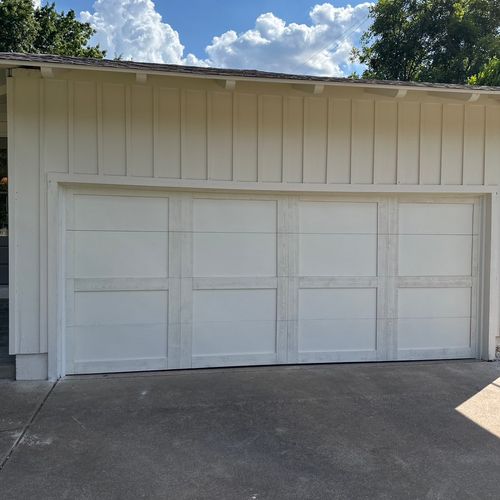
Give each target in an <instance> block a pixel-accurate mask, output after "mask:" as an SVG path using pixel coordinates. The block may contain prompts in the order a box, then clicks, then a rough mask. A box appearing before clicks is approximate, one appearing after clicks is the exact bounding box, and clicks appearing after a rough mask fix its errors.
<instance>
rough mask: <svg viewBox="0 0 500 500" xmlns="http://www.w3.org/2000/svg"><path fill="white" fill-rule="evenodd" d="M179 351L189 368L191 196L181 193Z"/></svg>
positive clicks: (191, 263)
mask: <svg viewBox="0 0 500 500" xmlns="http://www.w3.org/2000/svg"><path fill="white" fill-rule="evenodd" d="M181 196H182V199H181V227H182V230H183V231H182V234H181V238H182V247H181V248H182V251H181V289H180V293H181V301H180V307H181V310H180V319H181V352H180V367H181V368H191V366H192V359H193V354H192V352H193V347H192V346H193V338H192V337H193V198H192V196H191V195H189V194H183V195H181Z"/></svg>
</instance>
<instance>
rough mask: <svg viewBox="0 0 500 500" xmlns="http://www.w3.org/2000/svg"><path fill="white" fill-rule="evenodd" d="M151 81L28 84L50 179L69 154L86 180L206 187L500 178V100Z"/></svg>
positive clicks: (23, 88)
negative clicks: (195, 182)
mask: <svg viewBox="0 0 500 500" xmlns="http://www.w3.org/2000/svg"><path fill="white" fill-rule="evenodd" d="M20 74H21V75H23V73H20ZM151 81H152V83H149V84H146V85H136V84H130V83H127V79H126V78H125V77H123V78H122V79H121V81H120V82H116V81H115V82H103V83H101V82H96V81H85V80H78V79H75V80H69V79H68V80H53V79H48V80H44V81H43V84H42V80H40V79H36V78H33V77H30V78H29V79H27V78H22V77H18V78H15V81H14V85H13V87H14V106H15V107H16V108H17V109H19V110H22V103H21V102H19V101H20V100H25V99H27V98H30V99H32V104H33V107H34V108H35V109H36V110H38V109H40V107H41V104H40V96H41V97H42V99H43V113H44V115H43V141H44V142H43V144H42V146H43V147H42V150H41V152H40V153H41V155H42V156H43V160H44V164H45V165H46V169H47V171H48V172H68V171H69V162H68V156H71V158H72V162H73V163H74V166H73V168H74V172H76V173H86V174H97V173H100V174H106V175H113V174H114V175H125V173H126V174H127V175H129V176H141V177H153V176H157V177H165V178H183V179H200V180H203V179H215V180H228V181H241V182H244V181H250V182H252V181H253V182H259V181H260V182H284V183H287V182H304V183H331V184H353V185H356V184H371V183H373V182H375V183H377V184H398V183H399V184H408V185H419V184H424V185H425V184H443V185H481V184H483V183H485V182H486V183H487V184H496V183H498V178H499V177H500V174H498V170H499V166H500V163H499V160H498V158H499V145H498V140H497V138H498V136H499V135H500V105H497V104H495V103H494V101H491V100H489V101H488V102H487V103H484V104H462V103H450V102H446V101H444V100H439V99H436V98H430V97H427V98H426V97H425V96H424V97H423V98H422V97H418V96H415V97H411V98H410V97H409V98H407V99H406V100H400V101H396V100H393V101H388V100H387V98H379V97H372V98H368V97H367V94H362V93H360V92H356V91H355V90H351V91H346V90H345V89H343V90H342V91H339V90H336V89H329V90H327V91H325V93H326V95H325V96H324V97H323V96H321V97H316V96H315V97H308V96H304V95H301V92H300V91H294V90H290V89H287V88H285V89H284V90H283V91H282V92H281V93H280V94H278V95H277V94H276V89H273V93H271V92H270V91H268V92H267V93H266V86H262V90H260V88H258V87H257V88H255V90H253V91H252V92H250V91H247V90H245V91H244V92H243V91H238V90H236V91H235V92H233V93H232V92H229V91H222V90H220V89H219V90H217V89H213V88H211V87H213V86H216V84H210V82H207V84H206V88H203V89H199V88H198V89H195V88H189V87H186V84H185V83H183V82H182V81H181V82H179V81H175V80H172V79H170V81H171V82H172V86H171V87H168V86H166V85H165V83H162V81H161V80H155V79H154V78H152V79H151ZM27 82H29V85H31V88H30V89H28V88H27ZM174 83H175V84H176V86H174ZM16 87H18V92H16ZM27 93H31V96H29V97H28V95H26V94H27ZM336 93H341V94H343V96H341V97H339V96H336ZM16 96H17V97H16ZM18 106H19V107H18ZM34 111H35V110H32V111H31V113H33V112H34ZM125 167H127V168H125Z"/></svg>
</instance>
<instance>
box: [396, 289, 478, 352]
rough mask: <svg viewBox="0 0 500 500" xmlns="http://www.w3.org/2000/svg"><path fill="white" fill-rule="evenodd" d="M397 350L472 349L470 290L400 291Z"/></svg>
mask: <svg viewBox="0 0 500 500" xmlns="http://www.w3.org/2000/svg"><path fill="white" fill-rule="evenodd" d="M398 318H399V319H398V332H399V335H398V348H399V349H437V348H442V349H444V348H470V346H471V289H470V288H414V289H411V288H408V289H405V288H404V289H400V290H399V292H398Z"/></svg>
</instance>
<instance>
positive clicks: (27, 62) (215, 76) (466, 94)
mask: <svg viewBox="0 0 500 500" xmlns="http://www.w3.org/2000/svg"><path fill="white" fill-rule="evenodd" d="M1 68H4V69H5V68H8V69H14V68H34V69H39V70H40V72H41V75H42V77H44V78H54V77H57V75H59V74H61V73H64V72H66V71H71V70H83V71H85V70H87V71H101V72H107V73H122V74H123V73H125V74H132V75H135V79H136V81H137V82H138V83H146V81H147V79H148V76H173V77H180V78H197V79H205V80H206V79H209V80H215V81H216V82H217V83H218V84H219V85H220V86H222V87H223V88H224V89H226V90H234V89H235V88H236V87H237V85H238V82H249V81H250V82H260V83H268V84H269V83H278V84H288V85H292V86H293V88H295V89H296V90H301V91H304V92H305V93H310V94H313V95H317V94H321V93H322V92H323V90H324V88H325V87H350V88H360V89H363V91H365V92H366V93H370V94H375V95H381V96H386V97H391V98H396V99H401V98H403V97H405V96H406V95H407V93H408V92H409V91H412V92H415V91H416V92H424V93H428V94H430V95H433V96H436V97H442V98H451V99H457V100H460V101H462V102H475V101H477V100H478V99H479V98H480V97H481V96H482V95H487V96H490V97H493V98H495V99H498V100H500V87H487V86H469V85H458V84H439V83H425V82H401V81H383V80H364V79H351V78H337V77H320V76H311V75H293V74H285V73H271V72H265V71H257V70H238V69H226V68H206V67H196V66H179V65H171V64H155V63H139V62H133V61H112V60H106V59H101V60H99V59H84V58H76V57H63V56H51V55H38V54H14V53H5V52H3V53H0V69H1Z"/></svg>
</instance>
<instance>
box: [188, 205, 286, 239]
mask: <svg viewBox="0 0 500 500" xmlns="http://www.w3.org/2000/svg"><path fill="white" fill-rule="evenodd" d="M276 221H277V202H276V201H267V200H234V199H194V200H193V231H195V232H213V233H219V232H223V233H225V232H232V233H241V232H245V233H271V234H274V233H276Z"/></svg>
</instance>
